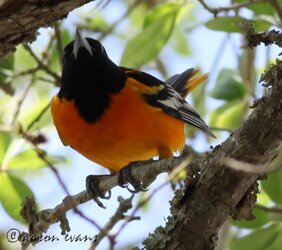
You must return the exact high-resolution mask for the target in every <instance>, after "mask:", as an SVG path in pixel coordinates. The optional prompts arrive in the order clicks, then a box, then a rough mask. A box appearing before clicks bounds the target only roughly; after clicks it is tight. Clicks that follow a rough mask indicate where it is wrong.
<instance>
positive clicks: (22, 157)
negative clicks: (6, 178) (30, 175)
mask: <svg viewBox="0 0 282 250" xmlns="http://www.w3.org/2000/svg"><path fill="white" fill-rule="evenodd" d="M47 159H48V161H49V162H51V163H52V164H57V163H65V162H66V160H65V158H63V157H60V156H52V155H48V156H47ZM46 165H47V163H46V162H45V161H44V160H43V159H41V158H40V157H39V156H38V154H37V153H36V152H35V151H34V150H33V149H27V150H25V151H23V152H20V153H18V154H16V155H15V156H14V157H12V158H11V159H9V162H8V166H9V169H39V168H42V167H45V166H46Z"/></svg>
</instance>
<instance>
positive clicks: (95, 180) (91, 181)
mask: <svg viewBox="0 0 282 250" xmlns="http://www.w3.org/2000/svg"><path fill="white" fill-rule="evenodd" d="M109 176H112V175H110V174H107V175H88V176H87V177H86V190H87V191H88V193H89V194H90V196H91V197H92V198H93V200H94V201H95V202H96V203H97V204H98V206H99V207H101V208H106V207H105V206H104V204H103V203H102V202H101V201H100V199H105V200H109V199H110V198H111V190H109V191H108V192H106V193H105V192H103V191H102V190H101V189H100V188H99V183H100V182H101V181H102V180H104V179H106V178H109Z"/></svg>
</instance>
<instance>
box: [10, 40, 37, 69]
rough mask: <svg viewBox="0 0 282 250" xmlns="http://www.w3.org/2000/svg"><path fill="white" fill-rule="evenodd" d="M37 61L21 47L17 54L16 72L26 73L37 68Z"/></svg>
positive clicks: (18, 48)
mask: <svg viewBox="0 0 282 250" xmlns="http://www.w3.org/2000/svg"><path fill="white" fill-rule="evenodd" d="M36 64H37V63H36V62H35V60H34V59H33V58H32V57H31V56H30V54H29V53H28V52H27V51H26V49H25V48H24V47H23V46H22V45H19V46H18V47H17V51H16V53H15V70H16V72H20V71H25V70H28V69H31V68H33V67H35V66H36Z"/></svg>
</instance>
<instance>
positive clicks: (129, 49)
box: [121, 5, 181, 68]
mask: <svg viewBox="0 0 282 250" xmlns="http://www.w3.org/2000/svg"><path fill="white" fill-rule="evenodd" d="M180 8H181V5H178V8H171V11H170V12H166V13H165V14H164V15H162V16H159V17H158V19H154V18H155V17H154V18H152V17H151V18H149V21H147V22H148V23H149V24H148V25H147V26H146V27H145V28H144V30H143V31H142V32H141V33H140V34H138V35H137V36H136V37H134V38H133V39H131V40H130V41H129V42H128V43H127V45H126V47H125V50H124V52H123V55H122V59H121V64H122V65H124V66H127V67H132V68H139V67H140V66H141V65H142V64H144V63H146V62H148V61H150V60H152V59H153V58H155V57H156V56H157V55H158V53H159V52H160V51H161V49H162V48H163V47H164V45H165V44H166V43H167V41H168V40H169V38H170V36H171V34H172V31H173V28H174V25H175V22H176V19H177V15H178V14H179V12H180ZM152 19H153V20H154V22H152V21H151V20H152Z"/></svg>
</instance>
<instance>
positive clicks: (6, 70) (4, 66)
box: [0, 53, 15, 81]
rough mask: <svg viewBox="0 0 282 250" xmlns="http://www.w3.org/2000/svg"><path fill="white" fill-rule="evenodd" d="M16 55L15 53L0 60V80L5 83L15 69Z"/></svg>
mask: <svg viewBox="0 0 282 250" xmlns="http://www.w3.org/2000/svg"><path fill="white" fill-rule="evenodd" d="M14 62H15V55H14V53H11V54H9V55H8V56H5V57H4V58H0V80H1V81H4V80H5V79H6V78H7V76H9V75H10V74H11V71H12V70H13V68H14Z"/></svg>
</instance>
